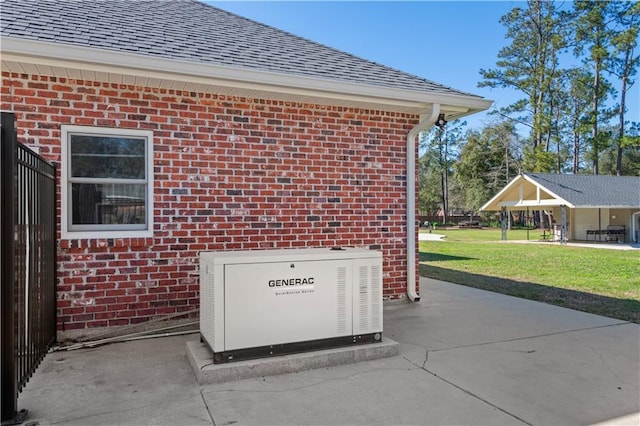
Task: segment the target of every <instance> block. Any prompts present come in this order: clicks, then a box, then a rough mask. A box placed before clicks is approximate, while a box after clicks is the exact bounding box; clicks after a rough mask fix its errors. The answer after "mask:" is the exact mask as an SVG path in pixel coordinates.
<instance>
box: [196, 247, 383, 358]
mask: <svg viewBox="0 0 640 426" xmlns="http://www.w3.org/2000/svg"><path fill="white" fill-rule="evenodd" d="M200 304H201V306H200V332H201V336H202V340H203V341H204V342H206V343H207V345H208V346H209V347H210V348H211V350H212V351H213V353H214V362H216V363H218V362H229V361H237V360H241V359H248V358H256V357H263V356H272V355H279V354H285V353H292V352H301V351H306V350H314V349H323V348H326V347H334V346H342V345H347V344H358V343H372V342H377V341H380V340H381V339H382V255H381V253H380V252H376V251H372V250H364V249H342V250H330V249H318V248H315V249H298V250H268V251H241V252H203V253H201V255H200Z"/></svg>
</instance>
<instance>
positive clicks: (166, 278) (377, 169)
mask: <svg viewBox="0 0 640 426" xmlns="http://www.w3.org/2000/svg"><path fill="white" fill-rule="evenodd" d="M2 109H3V110H5V111H12V112H15V113H16V116H17V126H18V129H19V139H20V141H21V142H23V143H25V144H27V145H30V146H35V147H37V149H38V150H39V152H40V153H41V154H42V155H43V156H45V157H46V158H48V159H50V160H52V161H53V162H54V163H56V164H57V165H58V166H59V163H60V144H61V141H60V125H61V124H74V125H85V126H99V127H118V128H131V129H147V130H153V134H154V164H155V167H154V169H155V170H154V179H155V182H154V185H155V189H154V191H155V200H154V201H155V206H154V207H155V208H154V221H155V224H154V236H153V238H133V239H113V240H111V239H110V240H106V239H105V240H103V239H92V240H86V239H85V240H61V241H59V243H58V327H59V329H60V330H73V329H80V328H89V327H103V326H116V325H127V324H133V323H137V322H142V321H146V320H148V319H150V318H154V317H157V316H162V315H168V314H174V313H178V312H190V311H194V310H195V309H197V305H198V253H199V252H200V251H202V250H247V249H270V248H295V247H319V246H334V245H340V246H355V247H367V248H372V249H378V250H381V251H382V252H383V257H384V296H385V298H387V299H393V298H402V297H404V294H405V291H406V235H405V232H406V227H405V206H406V196H405V182H406V180H405V171H406V167H405V158H406V155H405V141H406V136H407V133H408V131H409V130H410V129H411V128H412V127H413V126H414V125H415V124H417V122H418V117H417V116H414V115H407V114H401V113H391V112H384V111H369V110H358V109H349V108H343V107H330V106H322V105H307V104H298V103H291V102H281V101H270V100H263V99H248V98H234V97H225V96H218V95H212V94H205V93H194V92H180V91H173V90H164V89H158V88H148V87H134V86H129V85H124V84H112V83H103V82H96V81H81V80H70V79H65V78H56V77H47V76H34V75H21V74H8V73H3V75H2ZM58 173H59V169H58ZM59 178H60V176H58V179H59ZM59 199H60V194H59V190H58V200H59ZM57 210H58V217H60V211H61V209H60V205H59V201H58V207H57ZM59 235H60V234H59V233H58V236H59ZM192 316H196V315H195V314H192Z"/></svg>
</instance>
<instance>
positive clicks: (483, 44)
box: [207, 0, 640, 128]
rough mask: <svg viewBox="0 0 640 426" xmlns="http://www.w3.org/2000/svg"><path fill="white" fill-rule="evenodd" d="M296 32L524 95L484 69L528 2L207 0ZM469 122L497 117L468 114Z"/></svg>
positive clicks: (495, 93) (509, 98)
mask: <svg viewBox="0 0 640 426" xmlns="http://www.w3.org/2000/svg"><path fill="white" fill-rule="evenodd" d="M207 3H209V4H211V5H213V6H215V7H218V8H221V9H224V10H227V11H229V12H232V13H235V14H238V15H241V16H244V17H246V18H249V19H252V20H254V21H258V22H261V23H264V24H267V25H270V26H272V27H275V28H278V29H281V30H285V31H288V32H290V33H293V34H295V35H298V36H301V37H304V38H307V39H310V40H313V41H316V42H319V43H322V44H325V45H327V46H330V47H333V48H336V49H339V50H342V51H345V52H348V53H351V54H354V55H356V56H359V57H361V58H365V59H369V60H371V61H374V62H378V63H381V64H384V65H387V66H390V67H393V68H396V69H399V70H401V71H405V72H408V73H410V74H414V75H417V76H420V77H423V78H426V79H428V80H432V81H434V82H437V83H440V84H444V85H446V86H449V87H453V88H455V89H458V90H462V91H465V92H469V93H473V94H475V95H480V96H483V97H485V98H486V99H489V100H492V101H494V106H495V107H498V108H500V107H504V106H507V105H510V104H512V103H513V102H515V101H516V100H518V99H520V98H521V97H522V94H521V93H519V92H516V91H515V90H510V89H490V88H479V87H478V82H480V81H481V77H480V69H491V68H495V67H496V61H497V58H498V56H497V55H498V52H499V51H500V49H501V48H502V47H504V46H506V45H508V44H509V40H506V39H505V27H504V26H503V25H502V24H501V23H500V17H501V16H503V15H505V14H506V13H508V12H509V11H510V10H511V9H513V8H514V7H516V6H525V5H526V4H525V3H524V2H522V1H512V0H505V1H244V0H236V1H211V0H209V1H207ZM639 93H640V82H639V83H638V84H636V85H635V86H633V88H632V91H631V93H630V94H629V96H628V98H627V104H628V105H629V112H628V113H627V118H628V119H629V120H633V121H640V96H639ZM464 120H466V121H467V124H468V127H469V128H480V127H482V126H483V124H485V123H488V122H491V121H492V120H494V118H493V117H491V116H489V115H488V114H487V113H478V114H474V115H471V116H468V117H465V118H464Z"/></svg>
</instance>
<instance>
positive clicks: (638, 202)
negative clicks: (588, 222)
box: [480, 173, 640, 211]
mask: <svg viewBox="0 0 640 426" xmlns="http://www.w3.org/2000/svg"><path fill="white" fill-rule="evenodd" d="M560 205H566V206H568V207H571V208H640V176H609V175H565V174H551V173H525V174H521V175H518V176H517V177H516V178H515V179H513V180H512V181H511V182H509V184H507V186H505V187H504V188H503V189H502V190H501V191H500V192H499V193H498V194H496V195H495V196H494V197H493V198H492V199H491V200H489V201H488V202H487V203H486V204H485V205H484V206H482V207H481V209H480V210H489V211H495V210H500V208H501V207H502V206H506V207H508V208H510V209H519V208H526V207H544V206H547V207H548V206H560Z"/></svg>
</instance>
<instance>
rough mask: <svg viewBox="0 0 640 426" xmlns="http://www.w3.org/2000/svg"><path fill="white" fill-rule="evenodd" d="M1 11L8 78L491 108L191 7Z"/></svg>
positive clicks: (25, 4) (459, 109)
mask: <svg viewBox="0 0 640 426" xmlns="http://www.w3.org/2000/svg"><path fill="white" fill-rule="evenodd" d="M0 5H1V8H2V13H1V15H0V16H1V18H0V19H1V36H2V69H3V70H9V71H11V72H19V73H33V72H35V71H39V72H38V73H49V72H51V73H52V74H53V75H57V76H66V77H69V78H85V79H93V78H95V79H97V80H101V81H102V80H104V79H105V78H109V79H110V80H109V81H113V80H117V81H118V82H123V83H128V84H139V85H145V84H143V83H146V85H152V86H162V85H163V84H164V85H165V86H170V87H171V88H175V89H182V90H192V91H195V90H204V91H214V92H217V93H225V94H231V95H238V96H249V97H259V96H261V95H264V94H265V93H270V94H272V95H273V93H278V92H286V93H287V94H288V97H287V100H300V101H313V99H314V96H315V97H316V98H317V99H323V98H325V99H329V98H333V99H336V98H337V99H341V100H342V102H344V103H345V104H346V105H347V106H349V105H351V104H353V105H354V106H361V105H363V104H366V103H367V102H373V104H376V102H377V103H378V104H379V105H380V106H383V105H388V106H389V107H392V108H387V109H393V110H401V111H406V112H421V110H424V109H425V106H427V104H431V103H434V102H437V103H440V104H441V105H442V108H441V109H442V112H445V113H447V116H448V117H454V116H463V115H467V114H470V113H473V112H477V111H481V110H484V109H487V108H488V107H489V106H490V105H491V102H490V101H488V100H486V99H484V98H482V97H480V96H476V95H473V94H469V93H465V92H462V91H459V90H456V89H453V88H450V87H447V86H444V85H441V84H438V83H435V82H432V81H429V80H427V79H424V78H421V77H418V76H415V75H411V74H408V73H405V72H402V71H399V70H396V69H393V68H390V67H388V66H384V65H381V64H378V63H375V62H372V61H368V60H365V59H362V58H359V57H356V56H354V55H351V54H348V53H345V52H342V51H340V50H337V49H333V48H331V47H327V46H324V45H322V44H319V43H316V42H313V41H310V40H307V39H304V38H301V37H298V36H295V35H293V34H290V33H287V32H285V31H281V30H278V29H276V28H273V27H270V26H267V25H263V24H260V23H257V22H255V21H252V20H249V19H245V18H243V17H240V16H237V15H234V14H232V13H229V12H226V11H223V10H221V9H218V8H215V7H213V6H210V5H207V4H204V3H200V2H198V1H195V0H181V1H160V0H152V1H143V0H139V1H117V0H113V1H104V0H97V1H77V0H71V1H69V0H54V1H42V0H32V1H25V0H2V2H1V3H0ZM140 77H144V78H140ZM176 82H182V85H179V84H178V85H177V84H176ZM182 86H184V87H182ZM271 97H273V96H271ZM292 97H293V99H291V98H292ZM296 97H298V98H299V99H295V98H296Z"/></svg>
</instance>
